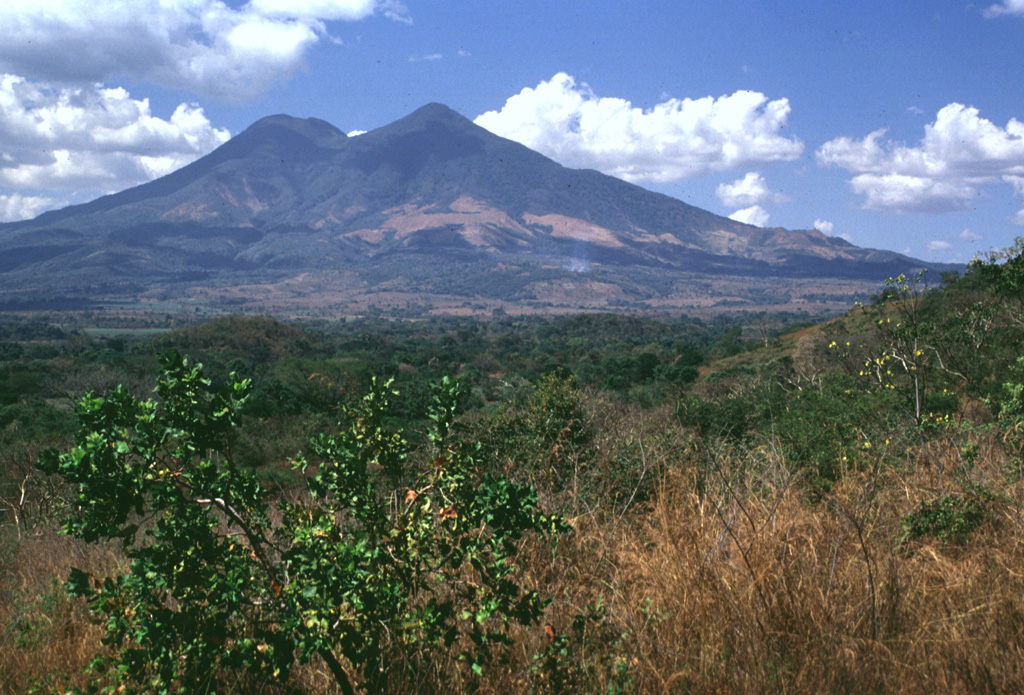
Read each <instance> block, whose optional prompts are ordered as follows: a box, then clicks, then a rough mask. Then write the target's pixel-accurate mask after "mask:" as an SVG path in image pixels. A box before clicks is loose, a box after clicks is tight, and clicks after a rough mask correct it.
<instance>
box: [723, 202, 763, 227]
mask: <svg viewBox="0 0 1024 695" xmlns="http://www.w3.org/2000/svg"><path fill="white" fill-rule="evenodd" d="M768 218H769V214H768V211H767V210H765V209H764V208H762V207H761V206H760V205H752V206H750V207H749V208H743V209H742V210H737V211H736V212H734V213H732V214H731V215H729V219H730V220H736V221H737V222H743V223H744V224H752V225H754V226H755V227H764V226H765V225H767V224H768Z"/></svg>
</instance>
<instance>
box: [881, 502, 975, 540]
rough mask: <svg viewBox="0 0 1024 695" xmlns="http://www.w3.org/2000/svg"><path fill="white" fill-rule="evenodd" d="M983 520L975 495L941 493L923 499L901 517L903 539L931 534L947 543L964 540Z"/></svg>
mask: <svg viewBox="0 0 1024 695" xmlns="http://www.w3.org/2000/svg"><path fill="white" fill-rule="evenodd" d="M984 521H985V506H984V505H983V504H982V502H981V500H979V499H978V498H977V497H974V496H965V495H960V494H949V495H943V496H942V497H940V498H938V499H936V500H933V501H931V502H924V503H922V504H921V505H920V506H918V508H917V509H916V510H914V511H913V512H911V513H909V514H907V515H906V516H904V517H903V519H902V520H901V522H900V526H901V527H902V529H903V540H902V542H903V543H905V542H907V541H912V540H917V539H920V538H925V537H931V538H937V539H938V540H940V541H944V542H947V543H964V542H965V541H966V540H967V537H968V536H970V535H971V534H972V533H973V532H974V531H975V530H976V529H977V528H978V527H979V526H981V524H982V523H983V522H984Z"/></svg>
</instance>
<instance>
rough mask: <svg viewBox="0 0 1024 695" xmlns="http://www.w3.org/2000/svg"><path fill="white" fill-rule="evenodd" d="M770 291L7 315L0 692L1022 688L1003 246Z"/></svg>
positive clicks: (1017, 494) (1023, 427)
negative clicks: (595, 307)
mask: <svg viewBox="0 0 1024 695" xmlns="http://www.w3.org/2000/svg"><path fill="white" fill-rule="evenodd" d="M794 318H795V317H767V316H747V317H745V318H744V320H743V321H742V322H741V323H729V322H725V321H722V322H702V321H697V320H689V319H684V320H679V321H674V322H668V321H653V320H642V319H636V318H629V317H622V316H609V315H593V316H576V317H569V318H563V319H549V320H529V319H512V318H501V319H495V320H493V321H490V322H470V321H455V320H446V321H438V322H433V323H429V324H427V323H381V324H373V323H368V322H349V323H340V324H331V323H326V322H325V323H321V324H307V325H297V324H288V323H283V322H281V321H278V320H275V319H272V318H267V317H250V318H243V317H227V318H223V319H218V320H215V321H212V322H208V323H204V324H199V325H195V326H191V327H187V328H183V329H178V330H174V331H170V332H166V333H162V334H159V335H156V336H148V335H147V336H139V335H133V334H131V333H115V332H108V333H106V334H105V335H100V336H96V335H89V334H85V333H78V332H75V331H72V330H68V329H60V328H55V327H53V326H52V325H48V324H32V323H10V324H6V325H4V326H2V331H3V340H2V342H0V466H2V470H0V502H2V504H3V505H4V508H3V512H2V513H3V516H2V517H0V519H2V525H0V534H2V535H0V567H2V568H3V569H2V572H0V693H24V692H30V691H33V690H35V691H38V692H47V691H50V690H57V691H60V690H62V689H66V688H69V687H85V686H86V684H87V683H92V684H94V685H96V686H97V687H102V686H104V685H115V686H116V685H117V684H118V682H119V679H124V680H123V683H122V684H123V685H126V686H128V687H129V689H130V687H137V688H138V689H139V691H140V692H158V691H163V690H164V689H168V690H169V691H174V689H175V688H179V689H180V691H181V692H225V693H233V692H238V693H243V692H246V693H247V692H266V693H333V692H345V691H347V690H348V689H353V690H357V691H358V690H360V689H362V690H364V691H367V692H409V693H413V692H417V693H419V692H423V693H427V692H437V693H448V692H471V691H472V692H507V693H521V692H535V693H543V692H552V693H559V692H561V693H568V692H587V693H590V692H603V693H630V692H634V693H647V692H693V693H704V692H749V693H763V692H779V693H782V692H785V693H802V692H807V693H820V692H846V693H864V692H895V691H899V692H910V693H914V692H919V693H924V692H935V691H939V692H963V693H975V692H992V693H1016V692H1021V691H1024V636H1022V635H1024V572H1021V567H1022V566H1024V551H1022V548H1024V543H1022V541H1024V521H1022V517H1021V511H1022V504H1024V358H1021V354H1020V347H1021V345H1022V344H1024V245H1021V244H1018V245H1017V246H1016V247H1014V248H1012V249H1009V250H1007V251H1006V252H1003V253H1001V254H993V255H992V256H991V257H988V258H985V259H981V260H979V261H976V262H975V263H974V264H972V266H971V267H970V269H969V271H968V272H967V273H966V274H965V275H964V276H963V277H956V276H950V277H945V278H944V279H943V283H942V284H941V286H939V287H930V286H929V285H928V284H927V283H926V281H925V279H924V278H920V277H919V278H906V277H900V278H894V279H893V280H891V281H890V282H889V283H887V285H886V286H885V287H884V288H882V289H881V291H880V292H879V294H878V296H877V297H876V298H875V301H874V302H872V303H871V304H870V305H868V306H864V307H855V308H852V309H851V310H850V311H849V312H848V313H847V314H846V315H844V316H842V317H839V318H836V319H833V320H831V321H828V322H825V323H822V324H794V323H793V320H794ZM168 350H171V352H168ZM178 353H180V354H181V355H188V356H189V360H190V361H188V362H185V361H184V360H183V359H182V358H180V357H178ZM161 355H163V357H161ZM161 360H162V364H161ZM199 362H201V363H202V364H203V365H204V367H203V369H202V371H200V370H198V369H197V368H196V367H195V365H196V363H199ZM447 377H455V378H457V381H455V380H449V379H447ZM385 383H387V384H389V386H388V387H387V388H385V387H384V386H383V384H385ZM229 384H234V385H235V386H234V387H232V390H230V391H229V392H223V391H221V389H222V388H224V387H226V386H227V385H229ZM117 385H120V390H113V389H114V387H116V386H117ZM155 388H156V389H157V391H156V394H157V399H156V400H155V401H150V400H148V399H150V398H151V397H152V394H153V392H154V389H155ZM87 392H93V395H90V396H88V397H86V398H85V399H84V400H79V399H80V398H81V397H82V395H83V394H85V393H87ZM186 392H187V393H188V394H191V395H189V396H188V398H184V399H183V397H182V394H183V393H186ZM225 393H227V394H233V395H220V396H218V395H217V394H225ZM103 394H108V395H106V396H104V395H103ZM218 398H220V399H221V400H217V399H218ZM76 401H78V403H79V405H78V413H77V415H76V413H75V408H74V403H75V402H76ZM385 401H387V402H388V407H384V402H385ZM175 403H177V404H179V406H180V407H179V406H175V405H174V404H175ZM182 403H186V404H191V405H187V407H186V406H181V404H182ZM176 408H177V409H176ZM176 413H177V415H176ZM140 418H141V420H140ZM175 418H177V419H175ZM218 418H219V419H218ZM141 421H144V422H146V423H149V424H147V425H146V428H149V429H145V428H142V429H140V427H141V426H140V425H138V424H137V423H139V422H141ZM133 423H136V424H133ZM371 425H372V426H371ZM204 433H205V434H204ZM211 433H212V434H211ZM204 437H205V438H204ZM46 452H49V453H46ZM68 452H70V453H68ZM207 452H215V453H207ZM119 457H120V458H119ZM95 461H107V462H108V463H110V465H111V466H114V467H113V468H109V467H108V469H103V470H116V471H117V475H116V476H114V475H113V474H111V476H112V477H110V476H108V478H105V479H103V480H104V482H103V484H102V485H101V486H100V487H99V488H97V487H96V485H97V484H98V482H99V479H98V478H97V477H96V476H97V473H96V471H97V470H100V469H99V468H95V466H94V468H89V465H92V463H90V462H95ZM358 461H362V462H363V463H361V464H359V465H357V466H355V468H352V467H351V465H350V464H351V463H352V462H358ZM40 462H41V464H40ZM112 462H121V463H120V464H118V465H121V464H124V465H122V466H121V468H118V467H117V465H114V463H112ZM344 462H349V463H347V464H344V465H343V463H344ZM129 463H130V464H131V465H129ZM96 465H99V464H96ZM40 466H41V468H42V469H44V470H46V471H47V472H49V473H50V475H47V474H45V473H44V472H43V471H42V470H40ZM133 466H134V467H133ZM346 466H348V467H347V468H346ZM101 468H102V467H101ZM346 470H347V471H353V470H354V471H356V472H357V473H358V474H359V475H357V476H356V477H355V478H352V477H346V475H347V474H342V473H341V471H346ZM331 471H335V472H334V473H331ZM124 476H128V477H124ZM131 476H136V477H135V478H134V480H135V481H136V482H137V483H138V485H137V486H133V485H132V484H130V483H131V481H132V480H133V478H132V477H131ZM218 476H220V477H218ZM332 476H333V477H332ZM204 486H205V487H204ZM218 486H220V487H218ZM232 486H235V487H232ZM118 490H120V491H121V492H118ZM83 493H84V494H83ZM215 493H216V494H215ZM118 495H121V496H118ZM229 496H233V497H231V499H234V500H244V501H245V504H244V505H241V506H234V505H229V504H228V503H227V502H224V501H223V500H227V499H228V497H229ZM126 500H128V501H130V503H128V502H126ZM217 500H221V502H220V503H218V502H217ZM187 503H192V504H191V506H189V504H187ZM103 504H107V505H108V507H106V508H104V507H103ZM110 505H112V506H110ZM176 505H177V506H176ZM182 505H184V506H182ZM196 505H198V507H199V508H201V509H199V510H198V511H197V508H196ZM242 506H244V509H242ZM229 507H230V511H229ZM117 510H120V511H117ZM496 510H503V511H502V512H501V514H498V513H496ZM502 514H504V516H502ZM235 517H237V518H235ZM61 524H64V525H65V526H66V528H67V529H68V530H69V531H71V532H72V533H71V534H70V535H62V534H61V533H59V528H60V526H61ZM257 531H258V533H257ZM398 539H401V542H399V540H398ZM200 540H202V542H199V541H200ZM154 548H159V549H160V553H154V552H153V549H154ZM456 548H457V549H459V550H458V552H456V551H455V549H456ZM197 549H203V550H202V553H205V554H203V555H202V557H203V558H204V562H197V556H196V553H199V550H197ZM463 561H464V562H463ZM72 568H74V569H72ZM285 572H287V580H286V579H284V577H285ZM69 579H70V581H69ZM218 592H220V593H218ZM289 611H290V612H289ZM297 616H299V617H297ZM189 621H192V622H189ZM204 621H205V622H204ZM104 638H105V641H104ZM101 641H104V644H101ZM158 648H160V649H164V651H162V652H161V651H159V649H158ZM139 650H141V651H139ZM147 650H148V651H147ZM97 656H98V660H95V661H94V659H95V658H96V657H97ZM90 663H93V665H94V669H93V673H91V674H86V673H83V671H82V667H83V666H86V665H88V664H90ZM213 664H216V672H215V674H214V675H211V672H210V671H208V670H207V671H204V670H203V669H204V668H206V667H207V665H213ZM104 668H105V669H106V670H104ZM189 669H191V670H189ZM339 669H340V671H341V673H342V676H343V677H339ZM207 676H210V677H209V678H208V677H207ZM133 684H134V686H133Z"/></svg>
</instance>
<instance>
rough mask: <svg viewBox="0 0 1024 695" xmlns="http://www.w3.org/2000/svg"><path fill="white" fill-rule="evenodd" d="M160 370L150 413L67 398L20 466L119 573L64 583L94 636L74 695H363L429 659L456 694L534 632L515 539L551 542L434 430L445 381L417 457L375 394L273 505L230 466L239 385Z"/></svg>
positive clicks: (449, 385) (191, 368) (531, 510)
mask: <svg viewBox="0 0 1024 695" xmlns="http://www.w3.org/2000/svg"><path fill="white" fill-rule="evenodd" d="M162 367H163V375H162V377H161V378H160V380H159V383H158V386H157V388H156V392H157V396H158V398H157V399H151V400H145V401H140V400H136V399H135V398H133V397H132V396H130V395H129V394H127V393H126V392H125V391H124V390H122V389H117V390H114V391H112V392H110V393H109V394H107V395H106V396H104V397H101V396H98V395H96V394H89V395H87V396H85V397H84V398H83V399H82V400H81V402H80V403H79V406H78V415H79V417H80V418H81V423H82V426H81V429H80V430H79V432H78V435H77V439H76V442H75V446H74V448H73V449H72V450H71V451H70V452H68V453H65V454H58V453H56V452H49V453H48V454H47V455H46V456H45V457H43V458H42V459H41V463H40V466H41V468H42V469H43V470H44V471H45V472H48V473H55V474H60V475H61V476H63V478H64V479H65V480H66V481H67V482H68V483H69V484H70V485H71V487H72V489H73V490H74V491H75V493H76V495H77V496H76V501H75V504H74V505H73V511H72V512H71V514H70V516H69V517H68V519H67V521H66V524H65V529H66V531H67V532H68V533H70V534H73V535H74V536H76V537H79V538H82V539H84V540H86V541H89V542H94V541H104V540H108V539H120V540H121V541H122V542H123V543H124V547H125V552H126V555H127V557H128V559H129V561H130V569H129V570H128V571H126V572H124V573H122V574H117V575H114V576H108V577H94V576H89V575H88V574H86V573H85V572H82V571H80V570H73V571H72V572H71V576H70V578H69V580H68V582H67V586H68V589H69V592H70V593H72V594H74V595H77V596H84V597H87V598H88V601H89V606H90V609H91V611H92V612H93V613H94V615H95V616H96V617H97V618H98V619H100V620H101V621H102V622H103V623H104V624H105V626H106V637H105V642H106V643H107V645H108V646H109V647H110V649H109V650H107V651H106V652H103V653H102V655H101V656H98V657H97V658H96V659H95V660H94V662H93V664H92V671H93V672H94V674H95V675H96V678H95V679H94V683H93V686H92V689H95V688H96V687H99V686H100V685H102V684H104V683H107V684H110V683H113V684H115V685H116V686H118V692H125V693H143V692H147V693H148V692H161V693H178V694H184V693H221V692H225V691H226V690H227V689H228V688H229V687H230V684H231V683H233V682H234V681H236V680H237V677H238V674H239V672H248V673H250V674H253V675H255V676H258V677H261V678H267V679H271V680H276V681H281V682H283V681H285V680H286V679H287V678H288V676H289V673H290V671H291V670H292V668H293V667H294V666H295V665H296V664H302V663H305V662H308V661H309V660H310V659H312V658H314V657H319V658H320V659H322V660H323V661H324V663H326V664H327V666H328V667H329V669H330V670H331V672H332V673H333V675H334V677H335V679H336V681H337V683H338V685H339V687H340V688H341V690H342V691H343V692H345V693H352V692H354V691H356V690H358V689H363V690H366V691H369V692H382V691H384V690H385V689H387V687H388V683H389V681H390V680H391V679H393V678H395V677H397V676H400V675H401V674H400V673H398V672H399V671H400V670H401V669H402V668H403V667H408V666H407V665H408V664H410V663H415V658H416V655H428V656H429V654H430V653H431V650H445V653H448V652H449V651H451V650H456V651H458V652H460V654H461V662H462V663H463V664H464V665H465V666H466V668H467V677H470V678H473V677H474V676H473V674H479V673H481V672H482V670H483V668H484V666H485V665H486V663H487V662H488V660H489V658H490V657H491V656H492V648H493V647H495V646H500V645H501V644H503V643H505V642H507V641H508V639H509V638H508V631H509V630H510V629H511V628H512V627H513V626H515V625H527V624H533V623H535V622H536V621H537V620H539V618H540V616H541V614H542V611H543V609H544V607H545V602H544V601H543V600H542V599H541V598H540V597H539V596H538V595H537V594H536V593H534V592H532V591H528V590H526V589H524V588H523V586H522V585H521V583H520V581H519V579H518V574H517V567H516V562H515V560H516V553H517V548H518V541H519V539H520V538H521V537H522V536H523V534H525V533H529V532H542V533H552V532H557V531H559V530H561V529H562V528H564V526H563V525H562V523H561V522H560V521H558V520H557V519H554V518H552V517H548V516H545V515H543V514H541V513H540V512H539V511H538V508H537V497H536V494H535V492H534V490H533V489H532V488H530V487H526V486H521V485H515V484H512V483H510V482H509V481H507V480H504V479H501V478H497V477H493V476H489V475H481V474H479V473H478V471H479V470H481V469H482V466H481V465H479V460H478V458H479V449H480V447H479V445H478V444H475V443H472V442H468V441H465V440H463V439H461V438H459V437H458V436H456V435H455V434H453V428H452V426H453V424H454V422H455V418H456V410H457V403H458V401H459V397H460V395H461V394H460V387H459V385H458V383H457V382H455V381H452V380H449V379H445V380H443V381H442V382H441V383H440V384H439V385H437V387H436V388H435V394H434V399H433V402H432V404H431V407H430V411H429V417H430V421H431V426H430V428H429V432H428V439H429V447H430V451H429V452H422V453H423V455H419V456H417V455H416V452H412V451H410V448H409V446H408V445H407V443H406V440H405V438H404V437H403V435H402V433H401V432H399V431H392V430H391V429H389V427H388V425H387V414H388V411H389V405H390V401H391V399H392V397H393V396H394V395H395V393H394V392H393V391H392V390H391V388H390V385H389V383H390V382H389V383H385V384H381V383H377V382H376V381H375V382H374V383H373V384H372V385H371V387H370V388H369V389H368V391H367V392H366V393H365V395H363V396H362V397H360V398H358V399H354V400H353V401H352V402H350V403H349V404H348V406H347V407H346V409H345V411H344V417H343V419H342V422H341V423H340V424H339V428H338V430H337V432H333V433H324V434H321V435H320V436H319V437H317V438H315V439H314V441H313V442H312V444H311V453H310V454H309V455H308V456H307V457H300V458H299V460H298V461H297V463H296V467H297V468H298V469H299V470H301V471H302V472H303V473H304V475H305V477H306V480H307V482H308V494H307V495H306V496H305V497H304V498H302V499H300V500H298V501H294V502H283V501H275V500H273V499H272V498H271V497H270V496H269V495H268V494H267V493H266V492H265V491H264V489H263V488H261V486H260V485H259V484H258V483H257V482H256V480H255V479H254V478H253V477H252V476H251V475H249V473H248V472H247V471H246V470H245V469H243V468H241V467H240V466H239V465H237V464H236V462H235V461H234V459H233V456H232V451H233V448H234V446H233V445H234V443H235V438H236V436H237V435H236V432H237V425H238V421H239V415H238V407H239V404H240V403H242V402H243V401H244V400H245V398H246V396H247V395H248V393H249V391H250V388H251V386H250V383H249V382H248V381H247V380H239V379H238V378H236V377H234V375H232V378H231V379H230V382H229V383H228V384H227V386H225V387H222V388H217V387H214V385H213V384H212V383H211V382H210V380H209V379H207V378H206V377H205V376H204V375H203V370H202V367H201V365H191V364H189V362H188V361H187V360H185V359H184V358H182V357H181V356H180V355H178V354H177V353H176V352H173V351H170V352H168V353H167V354H165V356H164V357H163V358H162ZM410 655H411V656H410ZM403 665H405V666H403Z"/></svg>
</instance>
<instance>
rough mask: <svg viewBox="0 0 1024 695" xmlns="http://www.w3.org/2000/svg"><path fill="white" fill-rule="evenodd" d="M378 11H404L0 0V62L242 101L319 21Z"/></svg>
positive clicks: (277, 74)
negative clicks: (129, 79) (148, 83)
mask: <svg viewBox="0 0 1024 695" xmlns="http://www.w3.org/2000/svg"><path fill="white" fill-rule="evenodd" d="M376 12H380V13H383V14H386V15H389V16H392V17H394V18H396V19H402V18H403V17H404V16H405V15H404V7H402V5H401V4H400V3H397V2H391V1H389V0H294V1H293V0H287V1H285V0H252V2H249V3H247V4H245V5H242V6H241V7H238V8H234V7H230V6H228V5H227V4H226V3H224V2H222V1H221V0H92V1H91V2H88V3H84V2H81V1H80V0H4V2H3V3H2V4H0V72H7V73H12V74H16V75H21V76H24V77H28V78H31V79H35V80H42V81H49V82H55V83H60V84H76V85H79V86H80V85H85V84H94V83H99V82H109V81H111V80H112V79H114V78H120V77H124V76H129V77H133V78H137V79H141V80H147V81H151V82H154V83H156V84H160V85H163V86H166V87H172V88H177V89H185V90H189V91H193V92H196V93H200V94H205V95H210V96H215V97H218V98H222V99H226V100H229V101H244V100H247V99H252V98H254V97H256V96H259V95H261V94H263V93H264V92H266V91H267V90H268V89H269V88H270V87H271V86H272V85H273V84H275V83H277V82H280V81H282V80H285V79H287V78H288V77H289V76H290V75H291V74H292V73H293V72H294V71H295V70H297V69H298V68H299V67H301V66H302V63H303V59H304V56H305V54H306V53H307V51H308V50H309V49H310V47H311V46H313V45H314V44H316V43H317V42H318V41H319V39H320V37H322V36H325V35H326V27H325V25H324V23H323V22H324V21H326V20H339V19H340V20H357V19H363V18H365V17H368V16H370V15H372V14H374V13H376Z"/></svg>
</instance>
